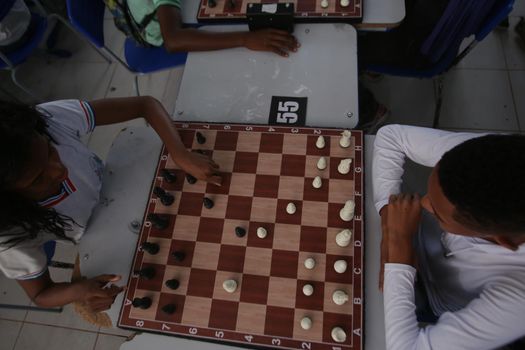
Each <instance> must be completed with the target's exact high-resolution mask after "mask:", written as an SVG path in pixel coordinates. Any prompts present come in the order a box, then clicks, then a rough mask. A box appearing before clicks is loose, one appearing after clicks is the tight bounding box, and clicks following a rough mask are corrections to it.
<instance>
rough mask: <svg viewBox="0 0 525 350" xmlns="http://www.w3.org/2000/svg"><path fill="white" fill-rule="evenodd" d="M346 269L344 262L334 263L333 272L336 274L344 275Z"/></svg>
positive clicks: (346, 265)
mask: <svg viewBox="0 0 525 350" xmlns="http://www.w3.org/2000/svg"><path fill="white" fill-rule="evenodd" d="M347 267H348V264H347V263H346V261H344V260H337V261H336V262H335V263H334V270H335V272H337V273H344V272H345V271H346V268H347Z"/></svg>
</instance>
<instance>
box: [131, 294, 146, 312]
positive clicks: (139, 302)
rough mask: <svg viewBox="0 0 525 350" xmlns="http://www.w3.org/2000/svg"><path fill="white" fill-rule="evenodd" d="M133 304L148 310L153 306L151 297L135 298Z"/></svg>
mask: <svg viewBox="0 0 525 350" xmlns="http://www.w3.org/2000/svg"><path fill="white" fill-rule="evenodd" d="M131 305H133V307H138V308H139V309H142V310H146V309H148V308H149V307H150V306H151V298H148V297H143V298H135V299H133V301H132V302H131Z"/></svg>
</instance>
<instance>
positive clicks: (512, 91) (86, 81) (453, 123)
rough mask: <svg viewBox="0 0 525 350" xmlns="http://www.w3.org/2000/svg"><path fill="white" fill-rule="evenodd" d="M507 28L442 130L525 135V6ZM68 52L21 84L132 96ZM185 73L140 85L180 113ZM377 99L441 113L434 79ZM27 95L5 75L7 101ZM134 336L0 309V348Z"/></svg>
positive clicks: (410, 115) (98, 348)
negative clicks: (522, 20)
mask: <svg viewBox="0 0 525 350" xmlns="http://www.w3.org/2000/svg"><path fill="white" fill-rule="evenodd" d="M512 15H513V17H511V21H510V22H511V27H510V28H509V29H508V30H496V31H495V32H493V33H491V34H490V35H489V36H488V37H487V39H486V40H485V41H483V42H482V43H480V45H478V47H477V48H476V49H475V50H474V51H473V52H471V53H470V55H469V56H468V57H466V59H465V60H464V61H463V62H461V64H459V65H458V66H457V67H456V68H455V69H454V70H453V71H451V72H450V73H449V74H448V75H447V77H446V80H445V93H444V104H443V110H442V119H441V120H442V126H443V127H444V128H450V129H454V130H504V131H513V132H525V95H524V93H525V43H524V42H522V41H520V40H519V38H518V36H517V35H516V34H515V32H514V26H515V25H516V23H517V21H518V20H519V18H518V16H525V1H523V0H518V1H517V3H516V7H515V10H514V12H513V14H512ZM106 22H107V23H106V29H107V32H106V38H107V44H108V46H109V47H111V48H114V49H115V50H117V51H118V52H121V51H122V50H121V48H122V40H123V38H122V36H121V34H120V33H119V32H118V31H116V30H115V29H114V28H113V25H112V22H111V20H110V19H109V18H108V19H107V20H106ZM59 46H60V47H61V48H66V49H68V50H71V51H72V52H73V53H74V55H73V57H71V58H70V59H65V60H63V59H57V58H53V57H49V56H46V55H37V56H36V57H34V58H33V59H31V60H30V61H29V62H27V64H26V65H25V66H24V67H23V68H22V69H21V70H20V73H21V74H20V79H21V80H22V81H23V82H25V84H26V85H27V86H29V87H31V88H32V89H33V90H34V91H35V92H37V93H39V94H40V95H41V96H43V97H45V98H46V99H48V100H52V99H62V98H82V99H88V100H89V99H96V98H103V97H122V96H130V95H133V88H132V81H133V77H132V76H131V75H130V74H128V73H127V72H126V71H125V70H124V69H122V67H120V66H118V65H117V64H111V65H108V64H107V63H105V62H104V60H103V59H101V58H100V57H99V56H98V55H97V54H96V53H95V52H94V51H93V50H92V49H91V48H90V47H89V46H87V45H86V44H85V43H84V42H83V41H81V40H80V39H78V37H75V36H73V35H71V34H70V33H68V32H67V31H65V30H64V31H63V35H62V38H61V40H60V41H59ZM181 75H182V68H177V69H174V70H171V71H166V72H163V73H159V74H154V75H151V76H145V77H142V78H141V80H140V85H141V91H142V93H143V94H150V95H153V96H155V97H157V98H158V99H159V100H161V102H162V103H163V104H164V106H165V107H166V108H167V110H168V111H171V110H173V107H174V102H175V97H176V96H177V91H178V87H179V82H180V78H181ZM367 85H368V86H369V87H370V88H371V89H372V90H373V92H374V93H375V95H376V97H377V99H378V100H380V101H381V102H382V103H384V104H386V105H387V106H388V107H389V108H390V109H391V110H392V116H391V120H390V122H392V123H394V122H395V123H408V124H414V125H422V126H429V125H431V121H432V114H433V110H434V95H433V85H432V82H431V81H426V80H418V79H405V78H394V77H384V78H383V79H382V80H380V81H379V82H377V83H368V84H367ZM12 96H16V97H18V98H19V99H20V100H22V101H26V100H27V97H26V96H24V95H23V93H21V92H20V91H18V89H17V88H16V87H14V86H13V85H12V83H11V82H10V79H9V76H8V75H7V74H5V72H1V73H0V98H2V97H12ZM120 128H122V125H117V126H107V127H100V128H97V130H96V131H95V132H94V133H93V134H92V135H91V136H90V138H89V140H88V144H89V146H90V147H91V148H92V149H94V150H95V151H96V152H97V153H99V154H100V155H101V156H102V157H105V155H106V154H107V151H108V149H109V146H110V145H111V142H112V140H113V137H114V136H115V135H116V133H117V132H118V130H119V129H120ZM74 256H75V251H74V250H71V249H69V250H64V249H63V248H61V247H59V248H58V250H57V255H56V258H57V260H63V261H70V262H71V261H73V259H74ZM52 274H53V277H54V278H55V279H58V280H67V278H69V276H70V273H69V272H67V271H58V270H54V271H53V272H52ZM0 303H8V304H19V305H28V304H29V303H30V301H29V300H28V299H27V298H26V297H25V295H24V293H23V291H22V290H21V289H20V288H19V287H18V286H17V285H16V283H13V282H12V281H9V280H6V279H5V278H3V277H0ZM129 335H130V333H129V332H127V331H123V330H118V329H99V328H97V327H94V326H92V325H90V324H87V323H86V322H84V321H83V320H81V319H79V318H78V317H77V316H76V314H75V313H74V312H73V311H72V309H71V308H70V307H66V308H65V309H64V311H63V313H61V314H52V313H39V312H34V311H31V312H27V311H17V310H7V309H2V308H0V339H2V341H1V342H0V350H25V349H31V350H40V349H46V350H47V349H55V350H62V349H64V350H65V349H67V350H70V349H77V350H84V349H86V350H116V349H118V348H119V347H120V344H122V343H123V342H124V341H125V339H126V337H127V336H129Z"/></svg>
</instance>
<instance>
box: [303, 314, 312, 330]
mask: <svg viewBox="0 0 525 350" xmlns="http://www.w3.org/2000/svg"><path fill="white" fill-rule="evenodd" d="M301 328H302V329H304V330H309V329H310V328H312V320H311V319H310V317H303V318H302V319H301Z"/></svg>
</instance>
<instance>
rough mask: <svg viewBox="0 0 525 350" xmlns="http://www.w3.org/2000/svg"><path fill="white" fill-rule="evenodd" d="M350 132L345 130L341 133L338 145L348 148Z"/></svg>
mask: <svg viewBox="0 0 525 350" xmlns="http://www.w3.org/2000/svg"><path fill="white" fill-rule="evenodd" d="M351 136H352V133H351V132H350V130H345V131H343V132H342V133H341V139H339V146H341V147H343V148H348V147H349V146H350V137H351Z"/></svg>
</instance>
